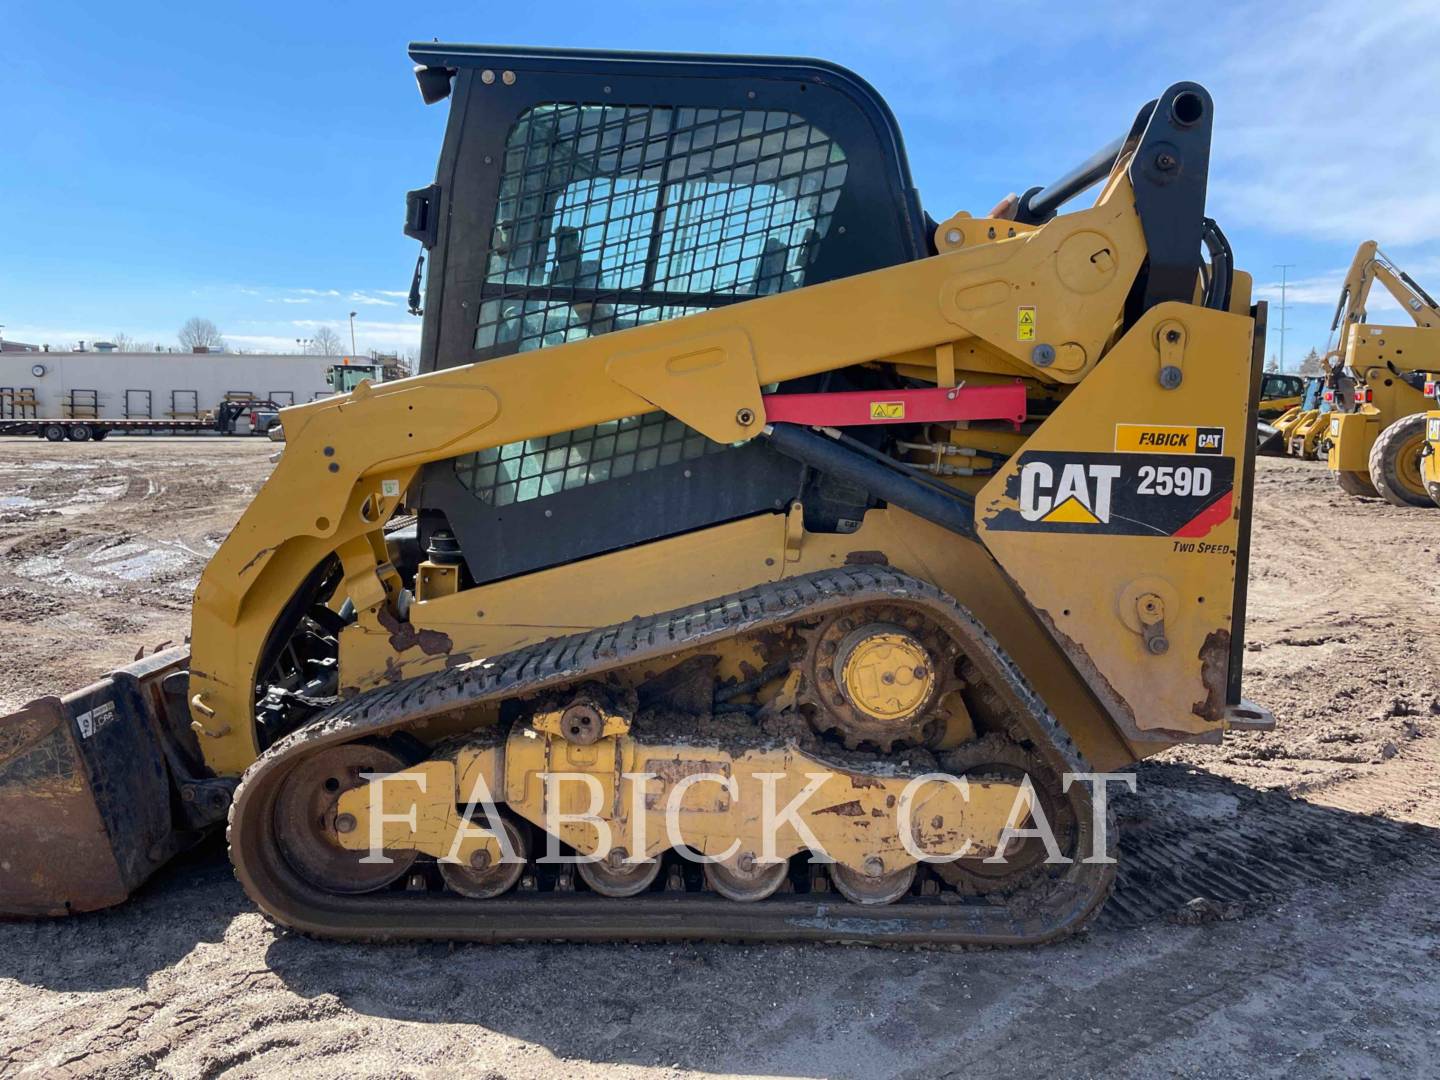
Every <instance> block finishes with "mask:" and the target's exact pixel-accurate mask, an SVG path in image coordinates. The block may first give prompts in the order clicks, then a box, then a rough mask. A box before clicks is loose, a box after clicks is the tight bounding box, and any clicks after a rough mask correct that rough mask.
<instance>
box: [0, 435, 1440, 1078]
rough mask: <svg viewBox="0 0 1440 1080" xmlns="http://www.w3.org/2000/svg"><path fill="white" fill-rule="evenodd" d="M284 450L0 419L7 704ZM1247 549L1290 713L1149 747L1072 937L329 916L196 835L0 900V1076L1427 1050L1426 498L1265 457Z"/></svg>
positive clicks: (1371, 1058)
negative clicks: (61, 894) (1110, 896)
mask: <svg viewBox="0 0 1440 1080" xmlns="http://www.w3.org/2000/svg"><path fill="white" fill-rule="evenodd" d="M97 449H98V450H103V453H104V456H103V458H102V457H101V456H100V455H98V454H97V453H96V451H97ZM271 449H273V447H271V445H270V444H268V443H262V442H260V441H259V440H255V441H247V440H234V439H231V440H224V441H221V440H209V439H205V440H202V439H173V440H172V439H166V440H153V441H152V440H144V441H142V440H139V439H130V440H121V439H114V438H112V439H110V440H109V441H107V442H106V443H105V444H104V446H103V447H101V448H96V447H91V446H84V445H81V446H71V445H59V446H52V445H47V444H43V443H38V442H30V441H28V440H27V441H23V442H22V441H14V442H11V441H8V440H6V441H0V652H3V655H4V656H5V657H6V658H7V662H6V664H5V665H3V666H0V698H3V699H4V700H3V703H0V707H4V708H7V709H8V708H13V707H14V706H15V705H16V704H18V703H19V702H21V701H23V700H24V699H26V698H28V697H31V696H34V695H35V694H38V693H42V692H46V691H50V690H54V689H59V688H61V687H62V686H69V685H73V684H77V683H79V682H81V681H83V680H85V679H87V678H89V677H92V676H94V675H97V674H100V673H102V672H103V671H104V670H106V669H107V668H108V667H110V666H112V665H114V664H117V663H122V662H125V661H128V660H129V659H130V657H132V656H133V655H134V653H135V650H136V648H137V647H138V646H139V645H141V644H145V645H147V646H152V645H154V644H157V643H159V642H160V641H162V640H165V639H167V638H169V639H172V640H177V641H178V640H180V638H181V636H182V635H183V634H184V632H185V628H186V625H187V621H188V615H187V608H188V601H189V591H190V589H191V588H192V587H193V583H194V579H195V576H196V575H197V574H198V572H199V569H200V567H201V565H202V564H203V560H204V557H205V556H206V555H207V554H208V553H209V552H210V551H211V550H213V548H214V546H215V544H217V543H218V541H219V540H220V539H221V538H222V537H223V534H224V532H225V530H226V529H227V528H228V527H229V526H230V524H231V523H232V522H233V521H234V519H235V517H236V516H237V515H238V513H239V511H240V509H241V508H242V507H243V506H244V504H245V503H246V501H247V500H248V498H249V496H250V493H251V492H253V490H254V489H255V487H256V486H257V485H258V483H259V481H260V480H261V478H262V477H263V476H264V475H265V473H266V472H267V471H268V468H269V465H268V462H267V460H266V459H267V456H268V453H269V451H270V450H271ZM162 489H163V493H164V494H163V497H162V496H161V490H162ZM17 497H18V498H20V499H26V500H31V501H29V502H23V503H22V502H15V501H12V502H9V503H7V501H6V500H7V499H12V500H13V499H15V498H17ZM62 530H63V531H62ZM122 536H123V539H117V538H118V537H122ZM1253 567H1254V569H1253V578H1252V586H1251V594H1250V602H1251V617H1250V625H1249V631H1248V633H1247V642H1248V645H1247V652H1246V663H1247V680H1246V691H1247V693H1248V694H1249V695H1250V696H1252V697H1254V698H1255V699H1256V700H1259V701H1263V702H1264V703H1265V704H1267V705H1269V706H1271V707H1272V708H1274V709H1275V711H1276V712H1277V714H1279V716H1280V717H1281V727H1280V728H1279V729H1278V730H1277V731H1276V732H1274V733H1272V734H1264V735H1262V734H1242V735H1237V736H1232V737H1231V738H1230V740H1229V741H1227V743H1226V745H1225V746H1223V747H1213V748H1197V749H1193V750H1187V751H1184V752H1172V753H1170V754H1168V755H1166V756H1165V757H1164V758H1163V759H1161V760H1159V761H1155V762H1150V763H1147V764H1145V765H1142V766H1141V767H1140V768H1139V784H1140V791H1139V794H1138V795H1137V796H1135V797H1134V798H1129V799H1126V800H1124V801H1123V802H1122V803H1121V805H1120V816H1121V818H1122V821H1123V823H1124V824H1125V826H1126V831H1125V832H1124V834H1123V835H1122V841H1121V876H1120V884H1119V888H1118V891H1117V893H1116V896H1115V898H1114V900H1113V901H1112V903H1111V905H1110V907H1109V908H1108V909H1107V911H1106V913H1105V915H1104V916H1103V917H1102V919H1101V920H1100V922H1099V923H1098V925H1097V926H1096V927H1095V928H1094V929H1092V930H1091V931H1089V932H1088V933H1087V934H1086V935H1084V936H1083V937H1082V938H1080V939H1077V940H1074V941H1071V942H1067V943H1065V944H1062V945H1059V946H1056V947H1052V948H1047V949H1039V950H1031V951H1007V952H962V953H926V952H891V951H884V950H876V949H855V948H850V949H845V948H813V947H734V946H715V945H703V946H631V945H624V944H617V945H610V946H572V945H533V946H510V947H503V948H483V947H463V948H458V949H450V948H448V947H446V946H432V945H426V946H419V947H415V946H405V947H393V948H366V947H360V946H348V945H332V944H327V943H321V942H313V941H309V940H306V939H304V938H300V937H298V936H294V935H285V934H279V933H277V932H275V931H274V930H273V929H271V928H270V927H269V926H268V925H267V924H266V923H265V922H264V921H263V920H262V919H261V918H260V917H259V916H258V915H256V914H255V913H254V912H253V911H252V910H251V909H250V907H249V905H248V903H247V902H246V900H245V897H244V896H243V895H242V894H241V892H240V890H239V888H238V886H236V884H235V883H234V881H233V879H232V878H231V875H230V872H229V867H228V864H227V863H226V862H225V859H224V855H223V853H222V852H221V851H220V850H219V849H218V847H213V846H212V847H211V848H208V849H205V850H202V851H200V852H197V853H195V854H194V855H192V856H191V857H189V858H187V859H184V860H182V861H180V862H179V863H177V864H176V865H174V866H173V867H172V868H170V869H169V870H168V871H167V872H166V873H165V874H164V875H162V876H161V877H160V878H159V879H158V880H156V881H155V882H153V883H152V885H151V886H149V887H148V888H147V889H145V890H144V891H143V892H142V894H141V895H140V896H139V897H137V898H136V899H135V900H134V901H133V902H132V903H131V904H129V905H127V906H125V907H123V908H120V909H118V910H116V911H112V912H106V913H102V914H99V915H95V916H88V917H84V918H78V919H73V920H69V921H66V922H20V923H8V924H4V923H0V1077H8V1076H12V1075H14V1076H22V1075H34V1076H54V1075H76V1076H91V1075H97V1076H137V1077H138V1076H151V1075H155V1074H156V1073H160V1074H165V1075H176V1076H216V1075H222V1074H225V1075H241V1076H244V1075H255V1076H259V1075H271V1074H274V1073H278V1072H286V1073H290V1074H292V1075H297V1076H309V1075H337V1074H340V1073H342V1072H344V1073H347V1074H353V1075H362V1076H364V1075H384V1076H436V1077H439V1076H451V1075H455V1074H457V1073H460V1072H464V1073H465V1074H469V1075H476V1076H484V1077H492V1078H494V1077H516V1078H519V1077H541V1076H555V1075H565V1076H583V1077H599V1076H605V1077H609V1076H617V1077H618V1076H627V1077H628V1076H647V1077H648V1076H672V1075H690V1074H739V1075H747V1076H751V1075H793V1076H856V1077H863V1076H904V1077H915V1078H921V1077H926V1078H928V1077H937V1076H954V1077H961V1076H964V1077H975V1076H985V1075H998V1076H1017V1077H1018V1076H1032V1075H1045V1076H1062V1077H1063V1076H1094V1075H1100V1074H1104V1075H1112V1076H1134V1077H1150V1076H1155V1075H1174V1076H1197V1077H1199V1076H1205V1077H1216V1076H1219V1077H1226V1076H1237V1077H1238V1076H1253V1075H1269V1076H1306V1077H1309V1076H1317V1075H1318V1076H1350V1077H1354V1076H1367V1075H1368V1076H1376V1077H1378V1076H1396V1075H1399V1076H1405V1075H1412V1076H1433V1075H1434V1074H1435V1070H1436V1068H1437V1065H1436V1062H1437V1060H1440V1030H1437V1027H1440V1024H1437V1020H1436V1017H1437V1016H1440V913H1437V911H1436V903H1435V898H1436V897H1437V896H1440V680H1437V678H1436V673H1437V672H1440V598H1437V595H1436V592H1435V590H1434V588H1433V585H1432V584H1431V583H1432V582H1433V581H1434V580H1435V578H1436V575H1437V571H1440V514H1437V513H1431V512H1427V511H1424V510H1411V509H1399V508H1395V507H1391V506H1388V505H1387V504H1384V503H1381V502H1379V501H1378V500H1355V499H1351V498H1350V497H1349V496H1345V495H1342V494H1340V493H1339V491H1338V490H1337V489H1336V488H1335V487H1334V485H1333V483H1332V482H1331V481H1330V479H1329V477H1328V475H1327V474H1326V473H1325V471H1324V469H1323V467H1319V466H1317V465H1315V464H1313V463H1300V462H1293V463H1292V462H1284V461H1275V460H1262V462H1261V463H1260V471H1259V489H1258V503H1257V512H1256V546H1255V552H1254V558H1253ZM12 660H13V661H14V662H13V663H12V662H11V661H12ZM1196 900H1198V901H1199V902H1196V903H1192V901H1196Z"/></svg>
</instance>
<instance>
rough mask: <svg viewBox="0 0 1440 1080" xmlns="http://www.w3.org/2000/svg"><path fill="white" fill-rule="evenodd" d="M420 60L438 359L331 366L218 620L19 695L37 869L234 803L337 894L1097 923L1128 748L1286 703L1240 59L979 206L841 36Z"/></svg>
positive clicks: (232, 551) (280, 917) (460, 926)
mask: <svg viewBox="0 0 1440 1080" xmlns="http://www.w3.org/2000/svg"><path fill="white" fill-rule="evenodd" d="M411 55H412V57H413V58H414V60H415V61H416V63H417V64H418V67H417V79H418V81H419V85H420V89H421V92H422V95H423V97H424V98H425V100H426V101H427V102H432V103H434V102H439V101H441V100H443V99H446V98H449V99H450V101H451V103H452V104H451V106H450V118H449V127H448V129H447V132H446V135H445V141H444V146H443V150H442V152H441V156H440V164H439V169H438V171H437V174H436V178H435V182H434V183H433V184H432V185H430V186H429V187H426V188H424V189H422V190H419V191H415V192H411V193H410V195H409V198H408V205H407V223H406V231H407V233H408V234H409V235H411V236H412V237H415V238H417V239H418V240H419V241H420V242H421V244H422V245H423V247H424V255H428V259H429V269H428V276H427V277H426V283H425V287H424V289H423V293H424V305H423V307H424V331H423V345H422V354H423V356H422V362H421V374H419V375H418V376H416V377H414V378H409V379H402V380H399V381H395V382H386V383H383V384H381V385H374V386H372V385H362V386H358V387H356V388H355V390H354V391H353V392H351V393H349V394H347V395H344V396H340V397H334V398H329V399H326V400H323V401H318V402H314V403H311V404H306V405H300V406H297V407H295V408H291V409H286V410H285V411H284V414H283V427H284V431H285V433H286V439H287V441H286V443H285V447H284V450H283V454H282V455H281V457H280V459H279V463H278V465H277V467H276V468H275V471H274V474H273V475H272V476H271V478H270V479H269V480H268V481H267V482H266V484H265V485H264V487H263V488H262V489H261V490H260V492H259V493H258V495H257V496H256V497H255V499H254V501H253V503H252V504H251V505H250V506H249V508H248V509H247V510H246V511H245V513H244V515H243V517H242V518H241V519H240V521H239V523H238V524H237V525H236V526H235V528H234V529H233V530H232V532H231V533H230V535H229V537H228V538H227V539H226V540H225V542H224V544H223V545H222V546H221V548H220V549H219V551H218V552H217V554H216V555H215V557H214V558H213V560H212V561H211V562H210V564H209V566H208V567H207V568H206V570H205V572H204V575H203V577H202V579H201V581H200V584H199V587H198V589H197V591H196V594H195V606H194V616H193V639H192V642H191V644H190V647H189V649H188V650H186V649H173V650H170V651H168V652H164V653H161V654H159V655H156V656H153V657H148V658H145V659H144V660H141V661H139V662H138V663H136V664H135V665H133V666H131V667H129V668H126V669H124V670H122V671H118V672H116V673H115V674H113V675H112V676H110V677H109V678H107V679H105V680H103V681H101V682H100V683H97V684H96V685H94V686H91V687H88V688H86V689H84V690H81V691H78V692H75V693H72V694H68V695H66V696H65V697H64V698H55V697H49V698H42V699H40V700H38V701H36V702H34V703H32V704H31V705H29V706H28V707H27V708H25V709H23V710H21V711H20V712H19V713H16V714H14V715H12V716H10V717H7V718H5V719H4V720H3V721H0V819H3V820H4V822H5V824H6V828H5V829H4V831H3V833H0V867H3V876H0V909H3V910H4V911H5V912H7V913H11V914H17V913H55V914H59V913H65V912H74V911H83V910H88V909H94V908H99V907H103V906H105V905H108V904H115V903H118V902H119V901H121V900H123V899H124V898H125V897H126V896H127V895H128V894H129V893H130V892H131V891H132V890H134V889H135V888H136V887H137V886H138V885H139V884H140V883H141V882H142V881H144V880H145V878H146V877H147V876H149V875H150V874H151V873H152V872H153V871H154V870H155V869H156V868H157V867H158V866H160V865H161V864H162V863H164V862H165V861H166V860H167V859H169V858H171V857H172V855H174V854H175V853H176V852H177V851H179V850H181V849H182V848H184V847H185V846H186V845H187V844H189V843H191V842H193V841H194V839H195V838H196V837H198V836H200V835H203V834H204V833H205V832H206V831H207V830H210V829H212V828H214V827H216V826H217V824H219V823H222V822H227V821H228V835H229V843H230V852H231V856H232V858H233V861H234V864H235V869H236V872H237V875H238V877H239V879H240V881H241V883H242V884H243V886H244V888H245V889H246V891H247V892H248V893H249V894H250V896H251V897H252V898H253V899H254V901H255V902H256V903H257V904H258V905H259V906H260V907H261V908H263V909H264V910H265V911H266V912H267V913H268V914H269V915H270V916H271V917H273V918H274V919H276V920H277V921H279V922H280V923H282V924H285V925H287V926H291V927H296V928H299V929H301V930H304V931H306V932H309V933H313V934H319V935H327V936H333V937H339V938H361V939H396V938H460V939H472V940H487V941H494V940H502V939H535V938H544V939H556V938H570V939H608V938H622V939H635V938H653V939H664V938H670V939H673V938H705V937H723V938H749V939H755V940H776V939H818V940H844V941H883V942H910V943H921V944H936V943H950V944H964V943H977V944H985V943H990V944H998V943H1012V944H1013V943H1033V942H1040V941H1046V940H1050V939H1054V938H1056V937H1060V936H1063V935H1064V934H1067V933H1069V932H1072V931H1074V930H1075V929H1076V928H1078V927H1080V926H1082V925H1084V924H1085V922H1086V921H1087V920H1088V919H1090V918H1091V917H1092V916H1093V915H1094V914H1095V913H1096V912H1097V911H1098V910H1099V908H1100V906H1101V905H1102V904H1103V902H1104V900H1105V898H1106V896H1107V894H1108V892H1109V890H1110V887H1111V884H1112V880H1113V876H1114V872H1115V867H1114V864H1113V863H1112V862H1111V861H1109V860H1110V859H1111V857H1112V856H1113V853H1114V848H1115V840H1114V834H1113V831H1111V830H1107V828H1106V825H1107V820H1108V819H1107V816H1106V812H1105V809H1104V804H1103V799H1102V798H1101V797H1100V796H1099V795H1098V793H1097V792H1098V790H1099V789H1098V788H1097V785H1096V783H1094V782H1092V781H1088V780H1085V779H1076V777H1077V775H1079V774H1086V773H1090V772H1096V771H1107V770H1116V769H1120V768H1122V767H1124V766H1126V765H1127V764H1129V763H1131V762H1133V761H1135V760H1136V759H1137V758H1141V757H1144V756H1146V755H1149V754H1153V753H1155V752H1157V751H1159V750H1161V749H1163V748H1165V747H1167V746H1171V745H1174V744H1176V743H1185V742H1204V743H1213V742H1217V741H1218V740H1219V739H1220V738H1221V736H1222V734H1223V733H1224V731H1225V730H1226V729H1227V727H1263V726H1268V725H1271V724H1273V718H1271V717H1270V716H1269V714H1268V713H1266V712H1265V711H1264V710H1263V709H1260V708H1259V707H1257V706H1254V705H1252V704H1250V703H1248V702H1245V701H1243V700H1242V698H1241V693H1240V689H1241V687H1240V683H1241V658H1242V656H1243V651H1242V647H1243V642H1244V633H1243V629H1244V614H1245V585H1246V578H1247V561H1248V557H1249V533H1250V504H1251V494H1252V476H1253V468H1254V431H1255V410H1256V400H1257V396H1258V387H1259V382H1260V375H1261V359H1262V357H1263V355H1264V348H1263V345H1264V308H1263V306H1252V305H1251V300H1250V284H1251V283H1250V279H1249V277H1248V276H1247V275H1245V274H1243V273H1240V272H1238V271H1237V270H1236V269H1235V268H1234V267H1233V265H1232V258H1231V253H1230V249H1229V246H1228V244H1227V243H1226V241H1225V239H1224V236H1223V234H1222V233H1221V232H1220V230H1219V228H1218V227H1217V226H1216V224H1215V222H1213V221H1212V220H1210V219H1209V218H1207V217H1206V215H1205V190H1206V177H1207V167H1208V157H1209V147H1210V138H1211V121H1212V105H1211V100H1210V97H1209V95H1208V94H1207V93H1206V91H1205V90H1204V89H1203V88H1202V87H1200V86H1198V85H1196V84H1194V83H1186V82H1182V83H1177V84H1175V85H1173V86H1171V87H1169V88H1168V89H1166V90H1165V91H1164V92H1163V93H1162V94H1161V95H1160V96H1159V97H1158V98H1157V99H1156V100H1155V101H1152V102H1150V103H1148V104H1146V105H1145V106H1144V107H1143V108H1142V109H1141V110H1140V111H1139V113H1138V115H1137V116H1136V117H1135V118H1134V120H1133V122H1131V123H1130V124H1129V125H1128V127H1126V128H1124V129H1123V130H1122V131H1121V132H1120V133H1119V136H1118V138H1116V139H1115V140H1114V141H1112V142H1109V143H1107V144H1106V145H1105V146H1104V147H1103V148H1102V149H1101V150H1100V151H1098V152H1097V153H1096V154H1095V155H1094V156H1093V157H1091V158H1090V159H1089V160H1087V161H1085V162H1084V163H1082V164H1081V165H1079V166H1078V167H1076V168H1075V169H1073V170H1071V171H1070V172H1068V173H1066V174H1065V175H1064V176H1062V177H1061V179H1059V180H1058V181H1057V182H1055V183H1054V184H1052V185H1050V186H1049V187H1044V188H1041V187H1034V188H1030V189H1028V190H1026V191H1025V192H1024V194H1023V195H1021V196H1019V197H1014V196H1012V197H1009V198H1007V199H1005V200H1003V201H1002V203H1001V205H1000V206H999V207H997V208H996V210H995V211H994V212H992V213H991V214H989V215H988V216H982V217H972V216H970V215H968V214H964V213H958V214H953V215H951V216H948V217H946V218H945V219H944V220H943V221H940V222H938V223H937V222H936V221H934V220H932V219H931V218H930V217H928V216H927V215H926V214H925V213H924V212H923V211H922V209H921V207H920V203H919V200H918V196H917V193H916V191H915V188H914V186H913V184H912V183H911V179H910V174H909V170H908V166H907V164H906V161H905V156H904V152H903V149H902V145H901V140H900V134H899V131H898V130H897V129H896V125H895V121H894V119H893V117H892V116H891V114H890V112H889V110H888V109H887V108H886V106H885V104H884V103H883V102H882V101H881V100H880V98H879V97H878V96H877V95H876V94H875V92H874V91H873V90H872V89H871V88H870V87H869V86H868V85H867V84H865V83H864V82H863V81H861V80H860V79H859V78H857V77H856V76H855V75H853V74H851V73H850V72H848V71H845V70H843V69H841V68H838V67H835V66H833V65H830V64H826V63H821V62H818V61H810V60H792V59H756V58H734V57H718V58H717V57H703V56H678V55H647V54H635V53H616V54H609V53H601V52H578V51H559V50H530V49H512V48H489V47H472V46H461V45H443V44H428V43H427V44H419V45H414V46H412V47H411ZM1037 123H1038V122H1037V121H1035V120H1034V119H1033V118H1032V120H1030V121H1027V124H1028V125H1030V126H1032V127H1033V126H1035V125H1036V124H1037ZM1097 184H1098V185H1100V188H1099V194H1098V196H1097V197H1096V198H1095V200H1094V203H1093V205H1090V206H1088V207H1083V208H1080V209H1075V210H1073V212H1067V213H1063V214H1062V213H1059V211H1060V210H1061V208H1062V206H1064V205H1065V204H1067V203H1069V202H1070V201H1071V200H1072V199H1074V198H1075V197H1076V196H1078V195H1080V194H1081V193H1082V192H1084V191H1086V190H1088V189H1090V188H1092V187H1094V186H1095V185H1097ZM1205 251H1208V253H1209V258H1208V259H1207V258H1205V255H1204V252H1205ZM423 257H424V256H422V259H423ZM415 280H416V283H415V286H414V287H413V289H412V305H413V306H414V307H415V308H417V309H418V308H419V307H420V301H421V292H422V289H421V286H420V280H421V270H420V267H419V266H417V268H416V279H415ZM492 809H493V810H494V811H495V813H493V814H492V813H491V810H492ZM1102 837H1103V838H1102ZM811 855H817V856H820V857H821V858H820V859H819V860H815V859H812V858H810V856H811ZM567 859H578V860H579V861H578V862H576V861H564V860H567ZM702 860H703V861H702Z"/></svg>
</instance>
